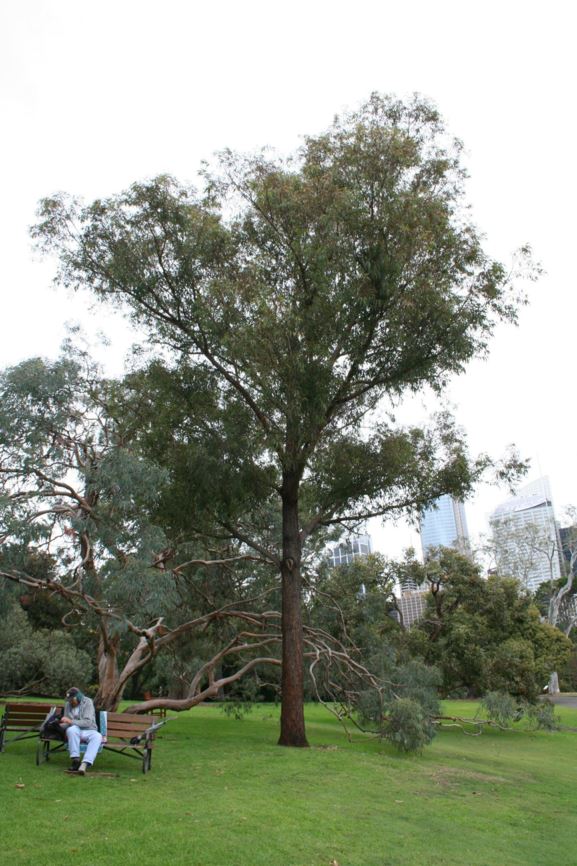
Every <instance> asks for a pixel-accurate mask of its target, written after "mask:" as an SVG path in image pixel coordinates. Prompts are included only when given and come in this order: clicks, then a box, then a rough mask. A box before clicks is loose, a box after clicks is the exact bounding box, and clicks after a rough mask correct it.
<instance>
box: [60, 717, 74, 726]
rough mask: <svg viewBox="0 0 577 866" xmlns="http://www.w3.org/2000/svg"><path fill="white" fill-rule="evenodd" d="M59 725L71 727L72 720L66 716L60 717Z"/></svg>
mask: <svg viewBox="0 0 577 866" xmlns="http://www.w3.org/2000/svg"><path fill="white" fill-rule="evenodd" d="M60 724H61V725H71V724H72V719H69V718H68V716H62V718H61V719H60Z"/></svg>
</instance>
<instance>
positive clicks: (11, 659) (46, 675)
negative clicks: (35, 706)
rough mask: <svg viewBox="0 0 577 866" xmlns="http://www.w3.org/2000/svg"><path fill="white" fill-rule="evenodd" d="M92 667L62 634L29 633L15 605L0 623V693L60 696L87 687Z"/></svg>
mask: <svg viewBox="0 0 577 866" xmlns="http://www.w3.org/2000/svg"><path fill="white" fill-rule="evenodd" d="M92 670H93V664H92V660H91V658H90V656H89V655H88V654H87V653H85V652H83V651H82V650H80V649H78V648H77V647H76V646H75V643H74V640H73V639H72V636H71V635H70V634H67V633H65V632H63V631H54V630H48V629H33V628H32V626H31V625H30V622H29V620H28V618H27V616H26V614H25V613H24V611H23V610H22V609H21V608H20V606H19V605H18V604H15V605H14V606H13V608H12V609H11V610H9V611H7V612H6V614H5V615H4V617H3V618H2V619H1V620H0V692H4V693H10V692H23V693H24V694H40V695H42V694H44V695H45V694H51V695H63V694H64V692H65V691H66V689H68V688H70V686H71V685H77V686H79V687H83V686H87V685H88V684H89V683H90V682H91V678H92Z"/></svg>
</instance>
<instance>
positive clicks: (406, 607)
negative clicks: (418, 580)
mask: <svg viewBox="0 0 577 866" xmlns="http://www.w3.org/2000/svg"><path fill="white" fill-rule="evenodd" d="M428 595H429V593H428V590H403V592H401V596H400V598H398V599H397V607H398V608H399V611H400V613H401V616H402V618H403V619H402V623H403V627H404V628H410V627H411V626H412V625H413V624H414V623H416V622H418V621H419V620H420V619H422V618H423V616H424V614H425V611H426V609H427V598H428Z"/></svg>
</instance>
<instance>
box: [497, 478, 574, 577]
mask: <svg viewBox="0 0 577 866" xmlns="http://www.w3.org/2000/svg"><path fill="white" fill-rule="evenodd" d="M489 520H490V524H491V530H492V535H493V545H494V548H495V559H496V565H497V571H498V572H499V573H500V574H505V575H510V576H511V577H516V578H517V579H518V580H520V581H521V582H522V583H523V584H524V585H525V586H526V587H527V589H530V590H532V591H534V590H536V589H537V587H538V586H539V585H540V584H542V583H544V582H545V581H547V580H551V579H552V580H558V579H559V577H561V541H560V537H559V527H558V525H557V522H556V520H555V512H554V510H553V499H552V496H551V487H550V485H549V479H548V478H546V477H543V478H538V479H537V480H536V481H533V482H531V484H526V485H525V486H524V487H522V488H521V489H520V490H519V492H518V493H517V495H516V496H513V497H511V498H510V499H508V500H507V501H506V502H503V503H502V504H501V505H499V507H498V508H496V509H495V511H494V512H493V514H492V515H491V517H490V519H489Z"/></svg>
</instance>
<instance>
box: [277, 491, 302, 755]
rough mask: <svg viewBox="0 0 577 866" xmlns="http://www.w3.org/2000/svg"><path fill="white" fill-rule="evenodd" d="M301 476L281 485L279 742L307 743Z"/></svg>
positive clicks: (283, 743)
mask: <svg viewBox="0 0 577 866" xmlns="http://www.w3.org/2000/svg"><path fill="white" fill-rule="evenodd" d="M298 489H299V478H298V475H297V474H294V475H285V478H284V480H283V487H282V521H283V557H282V562H281V580H282V676H281V689H282V706H281V722H280V737H279V741H278V743H279V746H301V747H303V746H305V747H306V746H308V742H307V737H306V731H305V718H304V672H303V623H302V599H301V570H300V566H301V539H300V527H299V508H298Z"/></svg>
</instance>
